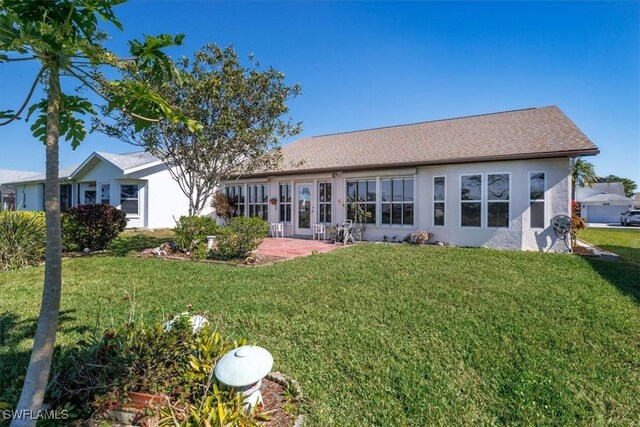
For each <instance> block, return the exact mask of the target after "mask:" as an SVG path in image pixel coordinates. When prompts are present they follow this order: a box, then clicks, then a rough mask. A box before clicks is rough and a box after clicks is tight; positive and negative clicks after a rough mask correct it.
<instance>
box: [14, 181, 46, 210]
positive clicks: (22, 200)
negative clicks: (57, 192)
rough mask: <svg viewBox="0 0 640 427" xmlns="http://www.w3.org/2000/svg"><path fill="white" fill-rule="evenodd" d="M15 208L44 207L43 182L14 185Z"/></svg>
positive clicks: (40, 208) (31, 208)
mask: <svg viewBox="0 0 640 427" xmlns="http://www.w3.org/2000/svg"><path fill="white" fill-rule="evenodd" d="M15 188H16V210H19V211H41V210H43V207H44V199H43V197H44V193H43V189H44V186H43V184H40V183H34V184H33V183H32V184H23V185H20V184H18V185H16V186H15Z"/></svg>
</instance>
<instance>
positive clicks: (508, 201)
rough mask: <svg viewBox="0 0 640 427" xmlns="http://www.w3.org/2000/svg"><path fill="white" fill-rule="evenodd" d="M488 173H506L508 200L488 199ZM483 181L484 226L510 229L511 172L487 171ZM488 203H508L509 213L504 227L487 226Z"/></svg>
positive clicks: (495, 228) (492, 228)
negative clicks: (507, 178)
mask: <svg viewBox="0 0 640 427" xmlns="http://www.w3.org/2000/svg"><path fill="white" fill-rule="evenodd" d="M489 175H507V176H508V177H509V199H508V200H489ZM484 181H485V184H484V185H485V188H484V190H485V192H484V202H485V206H484V210H485V223H484V226H485V228H488V229H491V230H499V229H503V230H509V229H511V219H512V217H511V197H512V192H511V172H487V173H486V174H485V177H484ZM489 203H507V204H508V205H509V209H508V213H509V220H508V221H507V226H506V227H497V226H491V227H490V226H489Z"/></svg>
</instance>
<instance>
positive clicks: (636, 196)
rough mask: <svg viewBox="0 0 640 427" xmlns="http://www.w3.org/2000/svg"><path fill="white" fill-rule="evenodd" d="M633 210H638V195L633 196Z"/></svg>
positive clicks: (639, 196)
mask: <svg viewBox="0 0 640 427" xmlns="http://www.w3.org/2000/svg"><path fill="white" fill-rule="evenodd" d="M633 208H634V209H640V193H634V195H633Z"/></svg>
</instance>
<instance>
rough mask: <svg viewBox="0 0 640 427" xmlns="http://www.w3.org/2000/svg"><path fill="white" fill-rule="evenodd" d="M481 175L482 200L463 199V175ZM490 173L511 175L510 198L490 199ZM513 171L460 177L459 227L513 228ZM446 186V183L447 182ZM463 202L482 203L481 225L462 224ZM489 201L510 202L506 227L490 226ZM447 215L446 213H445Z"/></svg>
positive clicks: (492, 173)
mask: <svg viewBox="0 0 640 427" xmlns="http://www.w3.org/2000/svg"><path fill="white" fill-rule="evenodd" d="M473 175H480V177H481V179H482V184H481V185H480V200H462V177H464V176H473ZM489 175H507V176H508V177H509V200H503V201H501V200H489V179H488V178H489ZM512 175H513V174H512V173H511V172H500V171H498V172H493V171H492V172H483V173H463V174H460V175H459V177H458V211H459V212H458V227H460V228H468V229H489V230H511V224H512V223H513V212H512V210H513V209H512V206H511V205H512V203H511V202H512V197H513V180H512ZM445 187H446V184H445ZM463 203H480V215H481V218H480V226H470V225H465V226H463V225H462V204H463ZM489 203H508V204H509V222H508V225H507V226H506V227H489ZM445 215H446V214H445Z"/></svg>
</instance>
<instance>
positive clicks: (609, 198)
mask: <svg viewBox="0 0 640 427" xmlns="http://www.w3.org/2000/svg"><path fill="white" fill-rule="evenodd" d="M631 200H633V199H631V198H630V197H626V196H621V195H619V194H606V193H601V194H594V195H593V196H587V197H583V198H582V199H578V201H579V202H622V201H624V202H629V201H631Z"/></svg>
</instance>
